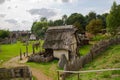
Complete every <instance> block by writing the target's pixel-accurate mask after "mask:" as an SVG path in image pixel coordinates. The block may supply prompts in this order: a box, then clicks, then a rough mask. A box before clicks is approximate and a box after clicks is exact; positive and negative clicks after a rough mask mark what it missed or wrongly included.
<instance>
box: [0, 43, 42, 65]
mask: <svg viewBox="0 0 120 80" xmlns="http://www.w3.org/2000/svg"><path fill="white" fill-rule="evenodd" d="M41 42H42V43H43V41H41ZM32 44H33V41H30V44H29V46H28V52H29V53H32ZM20 48H21V50H22V53H24V52H26V46H25V44H23V43H21V42H19V41H18V42H17V43H16V44H4V45H1V52H0V65H1V64H2V63H3V62H5V61H7V60H9V59H11V58H12V57H15V56H19V53H20Z"/></svg>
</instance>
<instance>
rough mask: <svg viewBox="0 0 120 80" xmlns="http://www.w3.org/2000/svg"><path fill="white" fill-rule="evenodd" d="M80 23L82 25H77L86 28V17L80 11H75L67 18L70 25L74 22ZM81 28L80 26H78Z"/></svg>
mask: <svg viewBox="0 0 120 80" xmlns="http://www.w3.org/2000/svg"><path fill="white" fill-rule="evenodd" d="M76 23H77V24H78V23H79V24H80V25H81V26H77V27H82V28H83V30H85V25H86V23H85V18H84V16H83V15H82V14H79V13H73V14H71V15H70V16H69V17H68V19H67V24H68V25H73V24H76ZM78 29H79V28H78Z"/></svg>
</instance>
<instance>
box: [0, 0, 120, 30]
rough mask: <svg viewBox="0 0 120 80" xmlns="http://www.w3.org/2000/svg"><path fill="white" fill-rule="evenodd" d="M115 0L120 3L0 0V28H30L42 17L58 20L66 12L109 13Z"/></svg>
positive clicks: (62, 0) (109, 1)
mask: <svg viewBox="0 0 120 80" xmlns="http://www.w3.org/2000/svg"><path fill="white" fill-rule="evenodd" d="M113 1H116V2H117V4H120V0H0V29H6V30H10V31H17V30H30V29H31V26H32V23H33V22H34V21H36V20H40V18H41V17H46V18H47V19H48V20H56V19H60V18H61V17H62V15H64V14H66V15H68V16H69V15H70V14H72V13H81V14H83V15H87V14H88V13H89V12H90V11H94V12H96V13H97V14H103V13H109V11H110V8H111V6H112V4H113Z"/></svg>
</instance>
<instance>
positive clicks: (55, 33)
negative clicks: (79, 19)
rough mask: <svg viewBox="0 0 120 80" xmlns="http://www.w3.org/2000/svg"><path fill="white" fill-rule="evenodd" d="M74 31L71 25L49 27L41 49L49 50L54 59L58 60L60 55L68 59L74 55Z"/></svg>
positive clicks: (75, 45) (75, 41)
mask: <svg viewBox="0 0 120 80" xmlns="http://www.w3.org/2000/svg"><path fill="white" fill-rule="evenodd" d="M76 31H77V29H76V28H74V27H73V26H72V25H67V26H57V27H49V28H48V30H47V32H46V36H45V42H44V45H43V47H44V48H45V49H46V50H51V51H50V52H51V53H53V55H54V57H57V58H60V56H61V54H65V55H66V57H67V59H69V58H70V57H71V56H72V55H76V49H77V37H76Z"/></svg>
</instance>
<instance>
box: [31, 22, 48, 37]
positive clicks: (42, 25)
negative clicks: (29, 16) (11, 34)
mask: <svg viewBox="0 0 120 80" xmlns="http://www.w3.org/2000/svg"><path fill="white" fill-rule="evenodd" d="M47 28H48V24H47V22H34V23H33V26H32V28H31V31H32V32H33V33H34V34H35V35H36V36H37V37H40V38H44V35H45V32H46V30H47Z"/></svg>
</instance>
